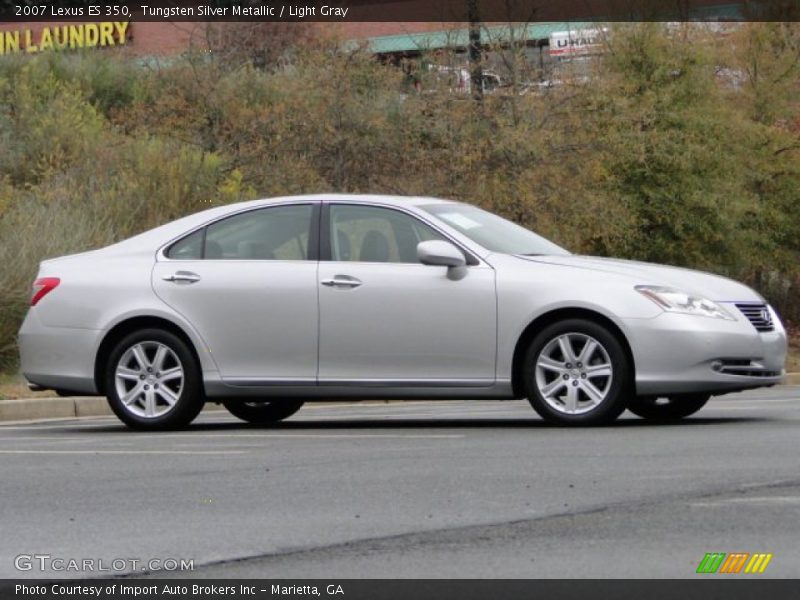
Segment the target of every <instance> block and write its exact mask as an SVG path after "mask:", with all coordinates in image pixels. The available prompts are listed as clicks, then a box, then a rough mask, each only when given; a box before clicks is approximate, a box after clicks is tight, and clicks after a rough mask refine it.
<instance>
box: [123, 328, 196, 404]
mask: <svg viewBox="0 0 800 600" xmlns="http://www.w3.org/2000/svg"><path fill="white" fill-rule="evenodd" d="M114 384H115V387H116V391H117V395H118V396H119V399H120V401H121V403H122V406H123V407H124V409H125V410H126V411H128V412H130V413H131V414H133V415H136V416H137V417H142V418H147V419H154V418H157V417H161V416H164V415H166V414H167V413H169V412H170V411H171V410H172V409H173V408H174V407H175V406H176V404H177V403H178V400H179V399H180V397H181V393H182V392H183V387H184V369H183V365H182V364H181V361H180V359H179V358H178V355H177V354H176V353H175V352H174V351H173V350H172V349H171V348H170V347H169V346H167V345H165V344H162V343H161V342H156V341H143V342H138V343H136V344H134V345H133V346H131V347H130V348H128V349H127V350H126V351H125V352H124V353H123V354H122V356H121V357H120V359H119V361H118V362H117V367H116V369H115V371H114Z"/></svg>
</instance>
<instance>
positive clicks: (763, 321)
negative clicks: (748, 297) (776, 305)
mask: <svg viewBox="0 0 800 600" xmlns="http://www.w3.org/2000/svg"><path fill="white" fill-rule="evenodd" d="M736 308H738V309H739V310H740V311H741V313H742V314H743V315H744V316H745V317H747V320H748V321H750V322H751V323H752V324H753V327H755V328H756V329H757V330H758V331H772V330H773V329H775V327H774V326H773V324H772V315H771V314H770V311H769V309H768V308H767V305H766V304H760V303H756V302H753V303H750V302H747V303H745V302H741V303H737V304H736Z"/></svg>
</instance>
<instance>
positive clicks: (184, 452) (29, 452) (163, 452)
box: [0, 450, 247, 455]
mask: <svg viewBox="0 0 800 600" xmlns="http://www.w3.org/2000/svg"><path fill="white" fill-rule="evenodd" d="M0 454H217V455H218V454H247V452H246V451H244V450H0Z"/></svg>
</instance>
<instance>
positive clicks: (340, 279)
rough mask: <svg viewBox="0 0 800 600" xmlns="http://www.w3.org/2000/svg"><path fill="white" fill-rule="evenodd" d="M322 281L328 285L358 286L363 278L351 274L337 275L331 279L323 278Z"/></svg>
mask: <svg viewBox="0 0 800 600" xmlns="http://www.w3.org/2000/svg"><path fill="white" fill-rule="evenodd" d="M320 283H321V284H322V285H326V286H328V287H343V288H357V287H358V286H360V285H361V280H360V279H356V278H355V277H350V276H349V275H335V276H334V277H331V278H330V279H323V280H322V281H321V282H320Z"/></svg>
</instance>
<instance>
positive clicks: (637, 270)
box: [518, 255, 764, 302]
mask: <svg viewBox="0 0 800 600" xmlns="http://www.w3.org/2000/svg"><path fill="white" fill-rule="evenodd" d="M518 258H520V259H522V260H525V261H529V262H533V263H543V264H548V265H559V266H563V267H571V268H575V269H589V270H591V271H599V272H605V273H613V274H615V275H621V276H623V277H626V278H627V279H629V280H630V281H631V282H632V283H633V284H634V285H662V286H668V287H673V288H676V289H679V290H682V291H686V292H690V293H693V294H698V295H702V296H705V297H706V298H708V299H710V300H714V301H716V302H764V299H763V298H762V297H761V296H759V295H758V294H757V293H756V292H755V291H753V290H752V289H750V288H749V287H747V286H746V285H744V284H741V283H739V282H738V281H734V280H732V279H728V278H727V277H721V276H719V275H712V274H711V273H704V272H702V271H694V270H692V269H684V268H682V267H671V266H667V265H658V264H654V263H646V262H639V261H634V260H623V259H619V258H603V257H600V256H579V255H566V256H519V257H518Z"/></svg>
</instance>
